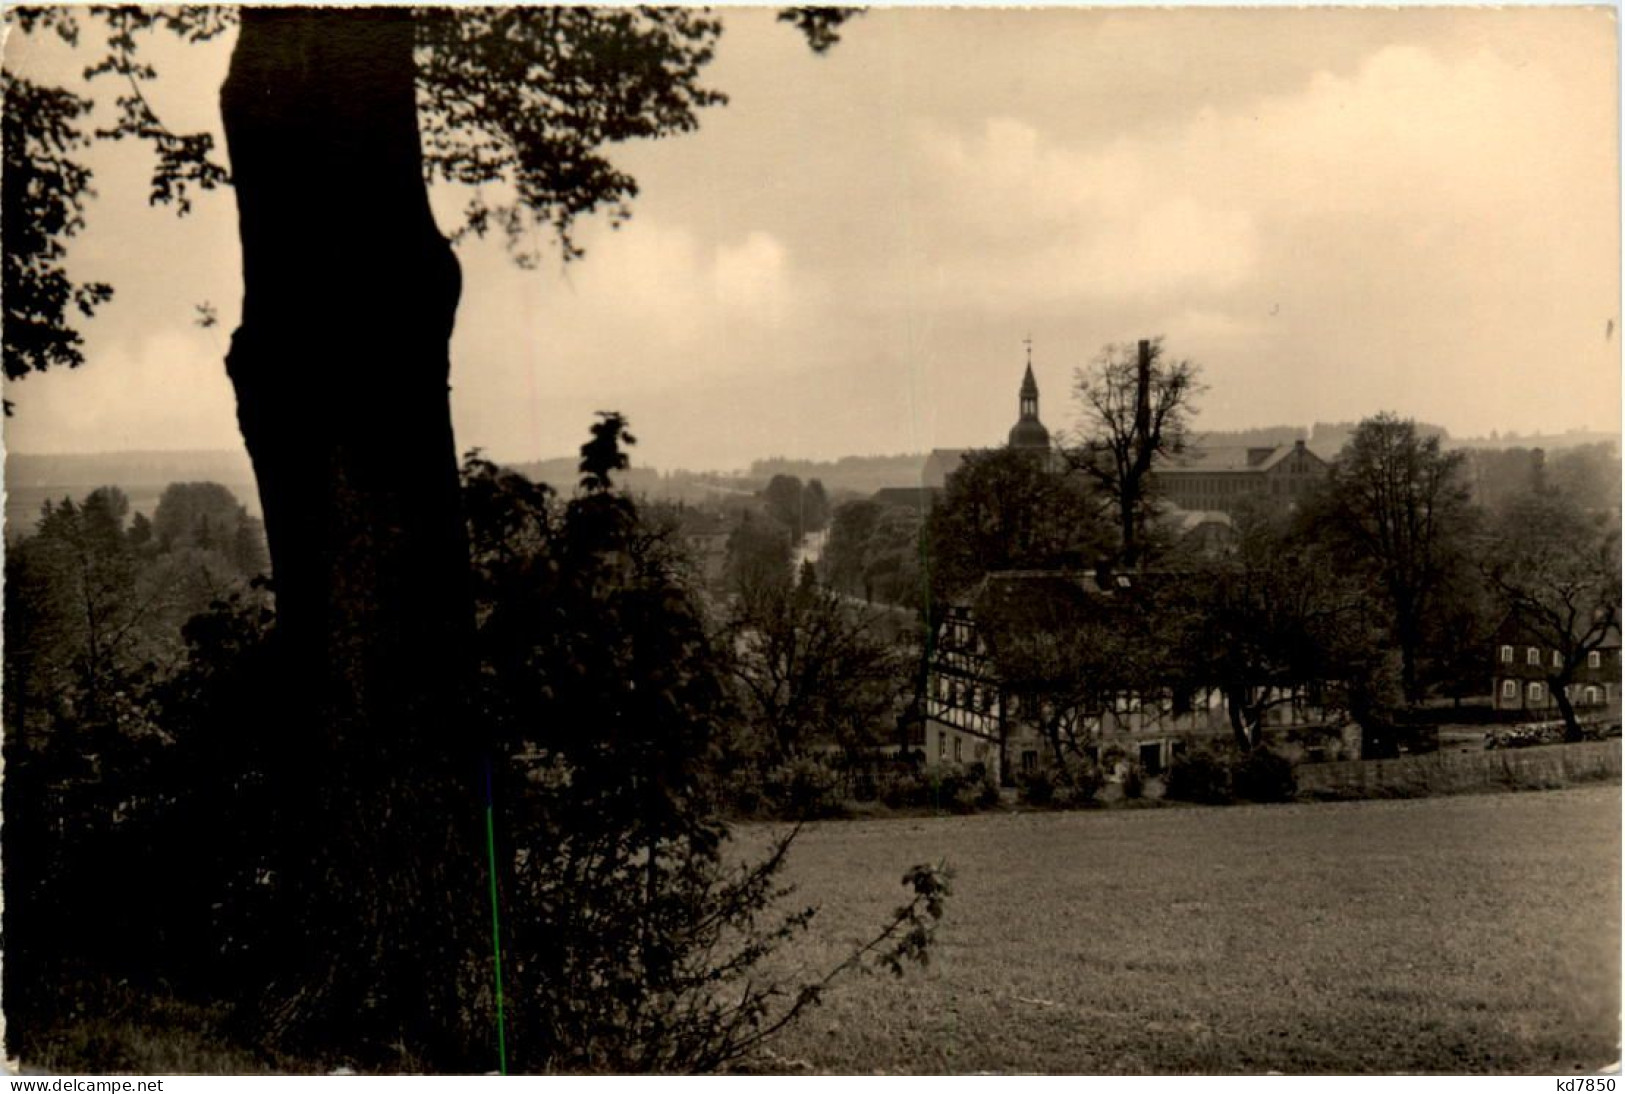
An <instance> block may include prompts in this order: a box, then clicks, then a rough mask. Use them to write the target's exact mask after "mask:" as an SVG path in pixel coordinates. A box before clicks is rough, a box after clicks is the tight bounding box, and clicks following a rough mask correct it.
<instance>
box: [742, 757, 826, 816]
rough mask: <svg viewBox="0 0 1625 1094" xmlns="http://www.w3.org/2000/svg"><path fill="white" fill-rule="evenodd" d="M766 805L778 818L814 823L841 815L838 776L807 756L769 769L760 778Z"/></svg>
mask: <svg viewBox="0 0 1625 1094" xmlns="http://www.w3.org/2000/svg"><path fill="white" fill-rule="evenodd" d="M762 784H763V793H764V797H765V798H766V799H767V803H768V804H769V806H770V807H771V808H772V809H773V810H774V812H776V813H778V814H779V815H781V816H785V817H789V818H792V819H794V820H817V819H820V818H824V817H838V816H841V815H842V814H844V813H845V811H846V810H845V806H844V805H843V804H842V795H841V779H840V776H839V775H838V774H837V773H836V772H834V771H832V770H830V769H829V767H827V766H826V765H824V764H822V763H820V762H818V761H817V760H815V759H812V758H811V757H808V756H798V757H796V758H795V759H793V760H790V761H788V762H786V763H782V764H780V765H778V766H777V767H774V768H771V769H770V770H769V771H768V772H767V773H766V774H765V775H764V776H763V779H762Z"/></svg>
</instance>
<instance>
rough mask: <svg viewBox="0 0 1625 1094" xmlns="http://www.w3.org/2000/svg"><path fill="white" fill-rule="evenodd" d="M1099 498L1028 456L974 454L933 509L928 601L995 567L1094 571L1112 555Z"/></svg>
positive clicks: (952, 477)
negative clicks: (929, 595) (1108, 552)
mask: <svg viewBox="0 0 1625 1094" xmlns="http://www.w3.org/2000/svg"><path fill="white" fill-rule="evenodd" d="M1108 537H1109V533H1108V532H1107V531H1106V525H1105V524H1104V523H1103V521H1102V518H1101V515H1100V507H1099V504H1098V501H1097V499H1096V498H1095V497H1094V496H1093V495H1091V493H1090V492H1089V490H1088V489H1087V487H1086V486H1085V484H1084V483H1083V482H1082V481H1080V479H1079V478H1078V476H1076V475H1062V474H1058V473H1056V472H1055V471H1053V470H1052V469H1051V468H1050V467H1049V466H1048V465H1047V463H1046V462H1045V461H1044V460H1043V459H1042V458H1039V457H1035V456H1034V455H1033V454H1032V453H1030V452H1023V451H1021V450H1019V449H1008V448H1003V449H995V450H990V451H986V452H972V453H969V454H967V455H966V457H965V461H964V463H962V464H961V465H960V467H959V468H958V470H956V471H955V472H954V473H953V474H952V475H950V476H949V477H948V486H947V490H946V492H945V494H944V496H943V498H942V500H941V501H940V502H939V503H938V504H937V505H936V506H935V507H934V508H933V509H932V510H931V515H930V518H929V521H928V531H927V542H928V544H929V552H928V558H929V565H930V581H931V592H932V598H933V600H935V601H936V602H937V603H946V602H947V601H948V600H949V599H951V598H952V597H953V596H955V595H957V594H960V593H963V592H964V591H965V590H967V589H969V588H971V587H972V586H974V585H975V584H976V582H977V581H979V580H980V579H981V578H982V577H983V575H985V574H988V573H991V572H996V571H1000V570H1043V569H1053V568H1057V567H1068V566H1069V567H1073V568H1077V567H1080V566H1093V565H1095V564H1096V563H1097V562H1098V561H1099V560H1100V558H1101V557H1103V555H1104V554H1105V553H1106V552H1107V551H1108V550H1109V547H1108V546H1107V545H1108V543H1109V538H1108Z"/></svg>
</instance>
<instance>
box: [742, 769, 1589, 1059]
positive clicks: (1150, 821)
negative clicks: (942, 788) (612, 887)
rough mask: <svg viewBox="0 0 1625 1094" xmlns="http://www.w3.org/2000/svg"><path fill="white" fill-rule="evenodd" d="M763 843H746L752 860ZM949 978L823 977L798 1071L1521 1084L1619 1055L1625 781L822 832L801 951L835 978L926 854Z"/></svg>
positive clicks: (937, 962)
mask: <svg viewBox="0 0 1625 1094" xmlns="http://www.w3.org/2000/svg"><path fill="white" fill-rule="evenodd" d="M760 835H761V833H759V832H754V833H753V832H746V833H743V834H742V840H741V842H742V843H743V844H745V845H747V846H748V845H749V844H751V843H752V842H754V841H755V840H757V839H759V837H760ZM944 857H945V858H946V859H947V860H948V862H949V863H950V864H951V865H952V866H953V867H954V869H955V871H956V875H957V876H956V879H955V886H954V887H955V892H954V896H953V898H952V900H951V901H950V905H949V909H948V919H947V921H946V923H945V925H944V926H943V928H942V930H941V933H940V946H939V947H938V949H937V951H936V954H935V957H934V960H933V963H932V966H931V967H930V968H929V969H927V970H924V971H920V970H914V971H911V972H910V973H909V974H908V976H906V977H905V978H904V979H903V980H901V981H894V980H893V979H892V978H891V977H890V976H886V975H881V974H877V975H874V976H865V977H860V978H856V979H850V980H848V981H845V982H844V983H842V984H840V985H839V986H838V987H836V988H834V989H832V990H831V991H830V993H829V994H828V996H827V997H826V1002H825V1004H824V1006H823V1007H822V1008H820V1009H818V1010H817V1011H815V1012H813V1013H812V1015H811V1017H810V1018H808V1019H807V1020H806V1021H804V1022H803V1023H802V1024H801V1025H799V1026H797V1027H795V1028H793V1029H792V1030H790V1031H788V1032H787V1033H786V1034H785V1035H784V1036H782V1037H781V1038H780V1039H779V1040H777V1041H775V1042H774V1044H773V1048H772V1052H773V1056H772V1057H771V1058H770V1061H769V1063H770V1066H772V1067H773V1068H774V1069H784V1070H791V1071H816V1072H844V1073H860V1074H866V1073H872V1072H886V1073H896V1072H928V1073H930V1072H961V1073H963V1072H985V1071H992V1072H1023V1073H1034V1072H1037V1073H1130V1074H1133V1073H1209V1074H1211V1073H1261V1072H1267V1071H1280V1072H1287V1073H1372V1072H1433V1073H1482V1072H1490V1073H1524V1074H1553V1073H1557V1074H1569V1073H1574V1072H1584V1071H1595V1070H1598V1069H1600V1068H1602V1067H1604V1066H1607V1065H1609V1064H1610V1063H1617V1062H1618V1060H1619V1033H1620V953H1619V946H1620V873H1619V871H1620V790H1619V787H1618V786H1595V785H1594V786H1588V787H1582V788H1577V789H1570V790H1556V791H1545V792H1538V793H1522V794H1494V795H1480V796H1467V797H1445V798H1430V799H1418V800H1402V801H1362V802H1346V803H1335V804H1333V803H1321V804H1313V805H1306V804H1301V805H1282V806H1247V807H1236V808H1224V809H1197V808H1166V809H1154V810H1152V809H1148V810H1129V811H1112V812H1095V813H1072V814H1003V815H982V816H972V817H957V818H946V817H945V818H930V819H916V820H909V819H897V820H886V821H860V822H847V823H839V822H835V823H827V824H821V825H815V826H810V827H809V828H807V829H806V830H805V831H804V832H803V834H802V837H801V838H800V839H799V840H798V843H797V846H796V849H795V852H794V853H793V855H792V866H791V874H792V879H793V880H794V881H795V882H796V883H797V884H798V885H799V886H800V891H799V893H798V899H800V900H803V901H805V902H810V903H817V904H820V905H821V906H822V907H823V911H822V912H821V914H820V915H819V917H818V919H817V920H815V922H814V928H813V932H812V934H810V935H809V936H807V937H805V938H804V939H802V940H801V941H800V942H798V944H797V948H796V949H795V951H794V952H793V953H791V954H789V955H787V957H788V958H789V959H790V961H791V962H794V963H798V964H802V965H804V967H806V968H809V969H811V968H821V967H827V966H829V965H832V964H834V963H835V962H836V961H838V960H839V959H840V957H841V956H842V955H843V954H844V953H845V952H847V951H848V950H849V949H850V948H851V945H852V943H854V942H855V941H857V940H858V939H859V937H860V936H861V935H863V934H864V932H865V931H872V930H873V929H875V928H876V927H878V926H879V925H880V923H881V922H883V920H884V919H885V918H886V916H887V914H888V913H889V911H890V910H891V909H892V908H893V907H895V906H896V905H897V904H898V903H900V901H901V898H902V896H903V895H904V891H903V889H902V888H901V886H899V885H898V879H899V878H900V876H901V874H902V872H903V870H904V869H905V868H906V867H907V866H908V865H909V864H911V863H915V862H921V861H929V860H936V859H938V858H944Z"/></svg>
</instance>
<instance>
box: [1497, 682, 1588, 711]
mask: <svg viewBox="0 0 1625 1094" xmlns="http://www.w3.org/2000/svg"><path fill="white" fill-rule="evenodd" d="M1563 691H1564V693H1565V694H1566V695H1568V697H1569V701H1570V702H1575V701H1576V700H1579V701H1582V702H1584V703H1585V705H1586V706H1596V705H1597V704H1598V703H1600V702H1602V701H1603V698H1604V692H1603V689H1602V688H1599V687H1597V686H1596V685H1595V684H1587V685H1586V687H1585V690H1584V691H1581V690H1579V689H1578V688H1577V687H1576V686H1575V685H1573V684H1570V685H1569V686H1568V687H1566V688H1564V689H1563ZM1501 698H1502V699H1504V700H1512V701H1516V700H1517V698H1518V681H1516V680H1502V681H1501ZM1526 701H1527V702H1528V703H1530V704H1531V705H1534V704H1539V703H1544V702H1546V685H1545V684H1543V683H1541V682H1540V681H1539V680H1531V681H1529V690H1528V693H1527V697H1526Z"/></svg>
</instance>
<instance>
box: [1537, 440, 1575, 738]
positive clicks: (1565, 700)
mask: <svg viewBox="0 0 1625 1094" xmlns="http://www.w3.org/2000/svg"><path fill="white" fill-rule="evenodd" d="M1537 451H1538V450H1537ZM1571 676H1572V674H1571V673H1570V672H1568V671H1566V670H1565V671H1564V672H1562V673H1560V674H1559V675H1557V676H1553V677H1550V678H1549V679H1547V681H1546V686H1547V687H1548V688H1550V689H1551V691H1552V698H1553V699H1556V700H1557V711H1558V713H1559V714H1561V715H1562V716H1563V739H1564V740H1565V741H1571V742H1572V741H1583V740H1585V732H1584V731H1583V730H1582V729H1581V728H1580V719H1579V717H1577V716H1576V715H1575V713H1574V704H1573V703H1572V702H1570V701H1569V684H1570V683H1571V682H1572V681H1571Z"/></svg>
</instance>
